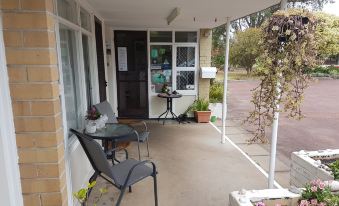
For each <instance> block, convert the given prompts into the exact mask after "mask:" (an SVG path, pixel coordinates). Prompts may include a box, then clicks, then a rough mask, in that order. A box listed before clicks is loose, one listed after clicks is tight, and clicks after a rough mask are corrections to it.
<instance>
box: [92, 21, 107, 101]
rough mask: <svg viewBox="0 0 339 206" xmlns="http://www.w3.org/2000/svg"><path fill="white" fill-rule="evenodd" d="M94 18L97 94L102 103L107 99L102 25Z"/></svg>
mask: <svg viewBox="0 0 339 206" xmlns="http://www.w3.org/2000/svg"><path fill="white" fill-rule="evenodd" d="M94 18H95V42H96V49H97V65H98V78H99V94H100V102H103V101H105V100H106V99H107V96H106V87H107V81H106V77H105V59H104V58H105V57H104V45H103V38H102V24H101V21H100V20H99V19H98V18H97V17H94Z"/></svg>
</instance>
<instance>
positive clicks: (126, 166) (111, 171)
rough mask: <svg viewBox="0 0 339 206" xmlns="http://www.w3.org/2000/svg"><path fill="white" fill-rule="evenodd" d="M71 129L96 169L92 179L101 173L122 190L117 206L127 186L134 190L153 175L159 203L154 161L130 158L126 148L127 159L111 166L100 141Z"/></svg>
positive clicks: (156, 202)
mask: <svg viewBox="0 0 339 206" xmlns="http://www.w3.org/2000/svg"><path fill="white" fill-rule="evenodd" d="M70 131H71V132H72V133H73V134H75V135H76V136H77V138H78V139H79V141H80V144H81V146H82V147H83V149H84V151H85V153H86V155H87V157H88V159H89V161H90V163H91V165H92V167H93V169H94V171H95V173H94V175H93V176H92V177H91V179H90V181H94V180H95V179H96V178H97V176H98V175H99V176H101V177H102V178H103V179H105V180H106V181H108V182H110V183H111V184H112V185H113V186H115V187H116V188H118V189H119V190H120V195H119V198H118V200H117V203H116V206H119V205H120V204H121V200H122V198H123V196H124V193H125V190H126V188H127V187H128V188H129V192H132V185H134V184H135V183H137V182H139V181H141V180H143V179H145V178H147V177H153V183H154V202H155V206H157V205H158V192H157V170H156V166H155V164H154V163H153V162H151V161H149V160H145V161H138V160H135V159H128V153H127V150H126V149H124V150H125V153H126V160H124V161H121V162H120V163H118V164H116V165H113V166H111V165H110V164H109V163H108V161H107V159H106V155H105V153H104V151H103V149H102V147H101V146H100V144H99V143H98V142H96V141H95V140H94V139H92V138H90V137H89V136H88V135H86V134H83V133H81V132H78V131H76V130H74V129H70ZM116 149H118V148H113V149H112V150H116Z"/></svg>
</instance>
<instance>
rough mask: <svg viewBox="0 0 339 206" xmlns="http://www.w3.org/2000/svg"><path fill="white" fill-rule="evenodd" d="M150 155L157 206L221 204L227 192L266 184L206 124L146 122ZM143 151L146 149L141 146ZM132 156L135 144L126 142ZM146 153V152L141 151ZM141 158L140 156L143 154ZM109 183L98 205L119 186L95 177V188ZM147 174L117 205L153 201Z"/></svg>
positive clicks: (145, 204)
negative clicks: (156, 178)
mask: <svg viewBox="0 0 339 206" xmlns="http://www.w3.org/2000/svg"><path fill="white" fill-rule="evenodd" d="M149 127H150V130H151V136H150V152H151V158H150V159H151V160H152V161H154V162H155V163H156V165H157V167H158V171H159V174H158V192H159V205H160V206H174V205H175V206H181V205H182V206H190V205H194V206H218V205H220V206H225V205H228V195H229V193H230V192H231V191H234V190H239V189H242V188H245V189H263V188H266V185H267V179H266V178H265V177H264V175H263V174H262V173H260V172H259V171H258V170H257V169H256V168H255V167H254V166H253V165H252V164H251V163H250V162H249V161H248V160H247V159H246V158H245V157H244V156H243V155H242V154H241V153H240V152H239V151H238V150H236V149H235V148H234V147H233V146H232V145H231V144H229V143H226V144H220V134H219V133H218V132H217V131H216V130H215V128H213V127H212V126H211V125H210V124H208V123H207V124H196V123H190V124H180V125H179V124H177V123H172V124H166V125H162V124H160V123H157V122H155V121H154V122H153V121H152V122H149ZM141 146H142V149H143V150H142V151H143V152H144V154H146V153H145V152H146V150H145V147H144V146H145V145H141ZM129 153H130V154H131V156H132V157H134V158H136V157H137V155H136V154H137V150H136V147H135V145H131V146H130V147H129ZM144 156H145V155H144ZM145 158H146V157H144V159H145ZM106 186H107V187H108V189H109V193H108V194H105V195H104V196H103V198H102V199H101V201H100V202H99V204H98V205H114V202H115V201H116V199H117V197H118V190H117V189H115V188H114V187H112V186H110V185H109V184H107V183H106V182H105V181H103V180H102V179H100V178H98V184H97V186H96V187H95V190H94V191H93V192H92V193H91V201H93V198H95V197H97V196H98V188H100V187H106ZM153 201H154V199H153V183H152V178H148V179H146V180H144V181H142V182H140V183H137V184H136V185H135V186H134V187H133V192H132V193H128V192H127V193H126V196H125V197H124V199H123V202H122V205H126V206H132V205H133V206H139V205H141V206H148V205H154V202H153Z"/></svg>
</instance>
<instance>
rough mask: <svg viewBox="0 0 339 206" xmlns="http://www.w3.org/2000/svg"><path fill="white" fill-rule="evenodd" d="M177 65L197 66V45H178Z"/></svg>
mask: <svg viewBox="0 0 339 206" xmlns="http://www.w3.org/2000/svg"><path fill="white" fill-rule="evenodd" d="M177 67H195V47H177Z"/></svg>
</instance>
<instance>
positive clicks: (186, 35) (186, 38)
mask: <svg viewBox="0 0 339 206" xmlns="http://www.w3.org/2000/svg"><path fill="white" fill-rule="evenodd" d="M175 42H197V32H195V31H194V32H186V31H178V32H175Z"/></svg>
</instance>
